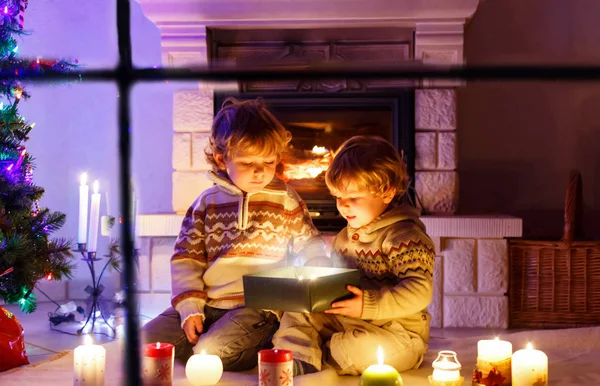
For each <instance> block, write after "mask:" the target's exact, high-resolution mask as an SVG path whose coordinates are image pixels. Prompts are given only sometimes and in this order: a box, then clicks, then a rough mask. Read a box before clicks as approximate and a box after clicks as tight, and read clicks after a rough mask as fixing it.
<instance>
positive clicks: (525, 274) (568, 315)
mask: <svg viewBox="0 0 600 386" xmlns="http://www.w3.org/2000/svg"><path fill="white" fill-rule="evenodd" d="M581 197H582V190H581V175H580V174H579V172H577V171H573V172H571V176H570V179H569V184H568V186H567V196H566V200H565V228H564V234H563V239H562V240H561V241H527V240H511V241H510V242H509V264H510V268H509V271H510V274H509V280H510V282H509V304H510V326H511V327H534V328H561V327H563V328H567V327H581V326H591V325H599V324H600V242H598V241H596V242H585V241H574V240H575V239H576V237H577V236H579V235H580V231H581V226H580V224H581V220H582V216H581V213H582V210H581V208H582V198H581Z"/></svg>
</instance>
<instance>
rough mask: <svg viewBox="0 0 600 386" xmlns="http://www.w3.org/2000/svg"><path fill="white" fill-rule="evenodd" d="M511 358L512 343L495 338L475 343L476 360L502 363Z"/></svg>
mask: <svg viewBox="0 0 600 386" xmlns="http://www.w3.org/2000/svg"><path fill="white" fill-rule="evenodd" d="M511 356H512V343H510V342H507V341H505V340H500V339H499V338H496V339H494V340H480V341H479V342H477V360H478V361H479V360H480V359H481V360H483V361H486V362H502V361H504V360H506V359H508V358H510V357H511Z"/></svg>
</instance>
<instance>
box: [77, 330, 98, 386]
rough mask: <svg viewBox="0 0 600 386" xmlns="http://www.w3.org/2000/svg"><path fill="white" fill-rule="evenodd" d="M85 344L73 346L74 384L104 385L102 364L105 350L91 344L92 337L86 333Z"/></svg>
mask: <svg viewBox="0 0 600 386" xmlns="http://www.w3.org/2000/svg"><path fill="white" fill-rule="evenodd" d="M84 340H85V344H83V345H81V346H78V347H77V348H75V351H74V352H73V358H74V361H73V363H74V365H73V372H74V385H75V386H104V364H105V360H106V350H105V349H104V347H102V346H99V345H96V344H92V338H90V336H89V335H86V337H85V338H84Z"/></svg>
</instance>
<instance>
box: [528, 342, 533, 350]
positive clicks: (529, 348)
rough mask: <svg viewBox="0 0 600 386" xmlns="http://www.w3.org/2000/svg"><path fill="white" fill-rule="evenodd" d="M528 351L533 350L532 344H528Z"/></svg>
mask: <svg viewBox="0 0 600 386" xmlns="http://www.w3.org/2000/svg"><path fill="white" fill-rule="evenodd" d="M527 350H533V346H532V345H531V342H529V343H527Z"/></svg>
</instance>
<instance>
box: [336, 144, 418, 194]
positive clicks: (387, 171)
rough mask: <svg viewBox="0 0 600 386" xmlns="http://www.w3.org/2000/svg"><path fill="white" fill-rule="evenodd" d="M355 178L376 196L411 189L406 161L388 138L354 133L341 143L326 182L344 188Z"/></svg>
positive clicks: (341, 189)
mask: <svg viewBox="0 0 600 386" xmlns="http://www.w3.org/2000/svg"><path fill="white" fill-rule="evenodd" d="M352 182H354V183H356V184H357V185H358V186H359V187H361V188H364V189H368V190H369V191H371V192H372V193H373V194H375V195H377V196H381V195H384V194H385V193H386V192H388V191H389V190H390V189H396V196H402V195H404V193H405V192H406V189H408V174H407V172H406V164H405V163H404V161H403V160H402V156H400V154H398V150H396V148H395V147H394V146H393V145H392V144H391V143H389V142H388V141H386V140H385V139H383V138H381V137H376V136H366V135H358V136H354V137H352V138H350V139H348V140H347V141H346V142H344V143H343V144H342V146H340V148H339V149H338V151H337V152H336V154H335V156H334V158H333V161H332V162H331V165H329V168H328V169H327V173H326V174H325V183H326V184H327V187H328V188H329V190H332V191H342V192H343V191H345V190H346V188H347V186H348V184H350V183H352Z"/></svg>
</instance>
